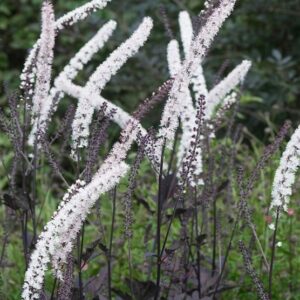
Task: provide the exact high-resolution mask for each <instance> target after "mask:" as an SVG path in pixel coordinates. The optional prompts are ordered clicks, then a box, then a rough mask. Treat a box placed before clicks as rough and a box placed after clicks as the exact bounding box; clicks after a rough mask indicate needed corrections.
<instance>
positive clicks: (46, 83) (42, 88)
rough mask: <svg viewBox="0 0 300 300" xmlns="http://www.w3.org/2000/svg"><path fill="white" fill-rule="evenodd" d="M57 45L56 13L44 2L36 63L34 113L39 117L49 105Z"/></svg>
mask: <svg viewBox="0 0 300 300" xmlns="http://www.w3.org/2000/svg"><path fill="white" fill-rule="evenodd" d="M54 43H55V26H54V13H53V7H52V4H50V3H49V2H48V1H46V2H44V4H43V8H42V32H41V42H40V47H39V51H38V55H37V62H36V77H37V79H36V85H35V89H34V95H33V113H34V115H39V114H40V111H41V110H43V106H44V105H47V104H48V101H47V98H48V93H49V90H50V81H51V68H52V61H53V48H54Z"/></svg>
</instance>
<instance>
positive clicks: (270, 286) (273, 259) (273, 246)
mask: <svg viewBox="0 0 300 300" xmlns="http://www.w3.org/2000/svg"><path fill="white" fill-rule="evenodd" d="M279 213H280V207H278V208H277V211H276V221H275V231H274V234H273V241H272V252H271V262H270V272H269V298H270V300H271V299H272V276H273V267H274V262H275V250H276V249H275V248H276V235H277V229H278V219H279Z"/></svg>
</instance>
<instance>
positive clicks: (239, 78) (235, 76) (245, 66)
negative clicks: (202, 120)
mask: <svg viewBox="0 0 300 300" xmlns="http://www.w3.org/2000/svg"><path fill="white" fill-rule="evenodd" d="M250 67H251V62H250V61H249V60H244V61H242V62H241V63H240V64H239V65H238V66H237V67H236V68H235V69H234V70H233V71H231V72H230V73H229V74H228V76H227V77H226V78H224V79H223V80H222V81H221V82H220V83H219V84H217V85H216V86H215V87H214V88H213V89H212V90H211V91H210V92H209V93H208V97H207V107H206V112H205V117H206V118H210V117H211V116H212V114H213V111H214V109H215V108H216V106H217V105H218V104H219V103H220V102H221V101H222V100H223V99H224V97H225V96H226V95H227V94H228V93H229V92H231V91H232V90H233V89H234V88H235V87H236V86H237V85H238V84H240V83H242V82H243V81H244V79H245V77H246V75H247V73H248V71H249V69H250Z"/></svg>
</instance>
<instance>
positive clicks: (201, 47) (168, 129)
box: [159, 0, 236, 146]
mask: <svg viewBox="0 0 300 300" xmlns="http://www.w3.org/2000/svg"><path fill="white" fill-rule="evenodd" d="M235 2H236V1H235V0H223V1H220V3H219V5H218V6H217V7H216V8H214V9H213V10H212V12H211V13H210V15H209V16H208V18H207V20H206V23H205V24H204V25H203V26H202V27H201V30H200V31H199V33H198V34H197V35H196V36H195V37H194V39H193V41H192V44H191V47H190V52H189V55H188V57H187V58H186V59H185V61H184V63H183V64H182V67H181V69H180V71H179V72H178V74H177V75H176V77H175V80H174V84H173V87H172V89H171V91H170V95H169V99H168V101H167V103H166V105H165V108H164V111H163V115H162V119H161V128H160V131H159V136H163V137H165V138H166V141H167V142H168V143H167V144H168V145H169V146H170V145H171V144H172V141H173V140H174V136H175V132H176V129H177V127H178V124H179V122H178V117H179V113H180V104H179V101H180V100H181V99H182V98H183V96H184V93H185V92H184V90H185V89H186V87H188V86H189V84H190V82H191V78H192V76H193V74H195V72H196V70H197V68H198V66H199V65H200V64H201V61H202V60H203V58H204V56H205V54H206V52H207V50H208V48H209V46H210V45H211V43H212V41H213V39H214V37H215V36H216V34H217V33H218V31H219V29H220V28H221V25H222V24H223V22H224V21H225V19H226V18H227V17H228V16H229V15H230V13H231V12H232V10H233V7H234V4H235Z"/></svg>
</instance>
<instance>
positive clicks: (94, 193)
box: [22, 122, 138, 300]
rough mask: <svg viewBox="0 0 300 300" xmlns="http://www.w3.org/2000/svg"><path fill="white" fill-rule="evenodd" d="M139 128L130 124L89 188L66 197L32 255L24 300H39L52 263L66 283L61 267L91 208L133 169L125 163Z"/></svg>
mask: <svg viewBox="0 0 300 300" xmlns="http://www.w3.org/2000/svg"><path fill="white" fill-rule="evenodd" d="M137 125H138V123H137V122H129V123H128V125H127V126H126V128H125V129H124V130H123V131H122V134H121V139H120V141H119V142H117V143H116V144H115V145H114V147H113V148H112V150H111V152H110V154H109V155H108V157H107V158H106V160H105V161H104V163H103V164H102V165H101V167H100V168H99V170H98V171H97V173H96V174H95V175H94V176H93V178H92V180H91V182H90V183H89V184H87V185H86V184H85V182H83V181H81V180H78V181H77V182H76V183H75V184H74V185H73V186H72V187H71V188H70V189H69V191H68V192H67V193H66V195H65V196H64V198H63V201H62V203H61V204H60V206H59V207H58V210H57V211H56V212H55V213H54V215H53V217H52V220H51V221H50V222H48V224H47V225H46V226H45V228H44V231H43V232H42V233H41V235H40V237H39V240H38V242H37V244H36V249H35V250H34V252H33V253H32V255H31V258H30V263H29V267H28V269H27V271H26V274H25V280H24V285H23V293H22V299H24V300H31V299H39V296H40V291H41V289H42V287H43V283H44V277H45V272H46V270H47V268H48V264H49V263H52V265H53V267H54V270H55V274H56V276H57V277H58V278H60V279H62V278H61V276H62V273H61V267H62V265H63V264H64V263H65V262H66V259H67V256H68V254H69V253H70V252H71V250H72V248H73V244H74V240H75V239H76V237H77V234H78V232H79V231H80V229H81V226H82V224H83V222H84V221H85V219H86V217H87V215H88V214H89V212H90V210H91V208H92V207H93V205H94V204H95V202H96V201H97V199H98V198H99V196H100V195H101V194H103V193H105V192H107V191H109V190H111V189H112V188H113V187H114V186H115V185H116V184H117V183H118V182H119V181H120V179H121V178H122V177H124V176H125V174H126V173H127V171H128V169H129V167H128V165H127V164H126V163H125V162H124V159H125V158H126V155H127V152H128V150H129V149H130V147H131V145H132V142H133V141H134V139H135V138H136V135H137V134H138V126H137Z"/></svg>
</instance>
